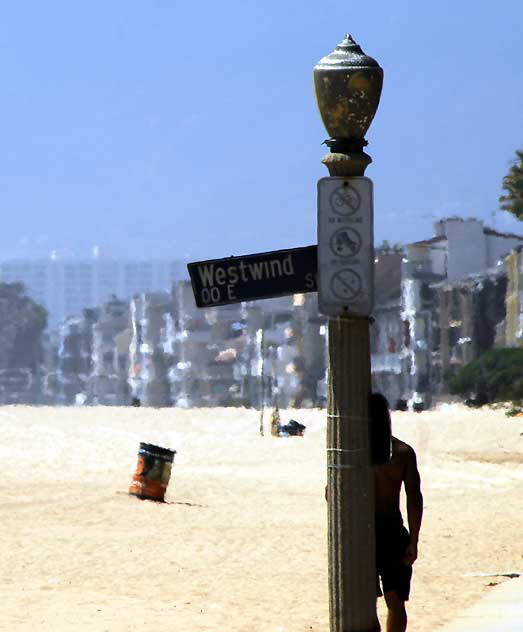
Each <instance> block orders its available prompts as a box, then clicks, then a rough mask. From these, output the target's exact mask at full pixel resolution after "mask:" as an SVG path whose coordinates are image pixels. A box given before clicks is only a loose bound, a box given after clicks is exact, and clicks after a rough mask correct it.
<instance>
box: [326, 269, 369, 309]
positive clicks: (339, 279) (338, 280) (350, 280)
mask: <svg viewBox="0 0 523 632" xmlns="http://www.w3.org/2000/svg"><path fill="white" fill-rule="evenodd" d="M361 285H362V283H361V277H360V275H359V274H358V273H357V272H354V270H351V269H350V268H345V269H344V270H340V271H339V272H336V274H335V275H334V276H333V277H332V279H331V282H330V287H331V290H332V293H333V294H334V296H335V297H336V298H337V299H339V300H342V301H351V300H352V299H354V298H356V297H357V296H358V294H359V293H360V292H361Z"/></svg>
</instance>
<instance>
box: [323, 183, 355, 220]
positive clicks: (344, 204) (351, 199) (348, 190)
mask: <svg viewBox="0 0 523 632" xmlns="http://www.w3.org/2000/svg"><path fill="white" fill-rule="evenodd" d="M329 201H330V206H331V208H332V210H333V211H334V212H335V213H337V214H338V215H344V216H350V215H353V214H354V213H355V212H356V211H357V210H358V209H359V208H360V206H361V195H360V194H359V192H358V191H357V190H356V189H355V188H354V187H353V186H352V185H350V184H349V183H348V182H344V183H343V185H342V186H340V187H338V188H336V189H334V191H333V192H332V193H331V195H330V200H329Z"/></svg>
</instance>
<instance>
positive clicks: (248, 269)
mask: <svg viewBox="0 0 523 632" xmlns="http://www.w3.org/2000/svg"><path fill="white" fill-rule="evenodd" d="M317 256H318V247H317V246H306V247H304V248H289V249H288V250H274V251H272V252H261V253H258V254H255V255H245V256H243V257H227V258H226V259H210V260H209V261H196V262H194V263H189V264H187V269H188V270H189V276H190V277H191V283H192V288H193V292H194V298H195V300H196V305H197V306H198V307H213V306H215V305H228V304H229V303H239V302H241V301H253V300H256V299H260V298H271V297H275V296H285V295H288V294H301V293H304V292H316V291H317V285H316V273H317V270H318V263H317Z"/></svg>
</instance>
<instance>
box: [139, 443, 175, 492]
mask: <svg viewBox="0 0 523 632" xmlns="http://www.w3.org/2000/svg"><path fill="white" fill-rule="evenodd" d="M175 454H176V450H169V449H167V448H160V447H159V446H157V445H152V444H151V443H140V449H139V451H138V465H137V466H136V472H135V473H134V476H133V480H132V483H131V487H129V494H131V495H133V496H137V497H138V498H143V499H147V500H157V501H159V502H163V501H164V497H165V492H166V490H167V485H168V484H169V479H170V478H171V467H172V464H173V461H174V455H175Z"/></svg>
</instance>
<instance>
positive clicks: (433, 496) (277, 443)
mask: <svg viewBox="0 0 523 632" xmlns="http://www.w3.org/2000/svg"><path fill="white" fill-rule="evenodd" d="M291 417H292V418H295V419H297V420H298V421H300V422H301V423H304V424H305V425H306V426H307V430H306V433H305V436H304V437H303V438H288V439H278V438H274V437H271V436H270V435H269V436H265V437H260V435H259V432H258V426H259V413H258V412H256V411H251V410H238V409H197V410H177V409H163V410H153V409H145V408H142V409H138V408H30V407H4V408H0V426H1V430H2V439H3V440H2V443H1V445H0V457H1V462H2V464H3V473H2V481H1V485H0V503H1V508H2V525H3V534H2V535H3V537H2V538H1V540H0V559H1V560H2V561H1V565H0V573H1V581H0V585H1V590H2V595H1V598H2V608H1V613H0V630H10V631H12V630H34V629H38V630H42V631H51V630H53V632H56V631H58V632H62V631H63V632H65V631H67V632H70V631H79V632H84V631H87V630H89V631H94V632H104V631H105V630H107V631H109V632H120V631H121V632H123V631H128V630H129V631H130V630H142V629H144V627H145V626H147V627H150V628H153V629H163V630H177V631H180V632H182V631H183V632H188V631H193V630H195V631H212V632H218V631H220V632H222V631H223V630H224V629H226V630H227V631H228V632H236V631H250V632H256V631H260V632H262V631H263V632H298V631H299V632H303V631H306V630H313V631H320V630H321V631H324V630H327V629H328V606H327V572H326V556H327V543H326V507H325V501H324V497H323V488H324V484H325V469H326V468H325V424H326V415H325V412H324V411H323V412H322V411H310V410H300V411H282V421H284V422H285V421H288V420H289V419H290V418H291ZM266 422H267V423H268V419H267V416H266ZM393 428H394V432H395V434H396V435H397V436H398V437H400V438H402V439H404V440H405V441H407V442H409V443H411V445H413V447H414V448H415V449H416V450H417V453H418V461H419V467H420V471H421V476H422V485H423V491H424V496H425V505H426V509H425V517H424V524H423V528H422V536H421V543H420V558H419V560H418V561H417V562H416V565H415V571H414V580H413V588H412V594H411V601H410V603H409V615H410V621H411V623H410V629H411V630H416V631H418V632H429V631H430V632H433V630H435V629H437V626H438V625H439V624H442V623H444V622H445V621H448V620H449V619H451V618H452V617H453V615H454V614H455V613H456V612H458V611H459V610H461V609H462V608H463V607H465V606H467V605H469V604H471V603H472V602H474V601H475V600H477V599H478V598H480V597H481V596H482V595H483V594H484V593H485V592H487V591H488V590H489V584H492V583H495V582H499V581H510V580H509V579H506V578H502V577H486V576H478V574H479V573H503V572H510V571H521V570H522V569H523V557H522V555H523V545H522V543H521V535H520V534H521V523H522V521H523V503H522V502H521V498H522V497H523V465H522V458H523V457H522V455H523V436H522V433H523V421H522V420H521V419H520V418H515V419H508V418H506V417H505V416H504V414H503V411H492V410H479V411H471V410H467V409H465V408H463V407H461V406H457V405H452V406H446V407H443V408H440V409H438V410H435V411H430V412H424V413H422V414H413V413H394V415H393ZM140 441H145V442H150V443H155V444H157V445H161V446H164V447H169V448H173V449H175V450H177V454H176V457H175V464H174V467H173V472H172V478H171V483H170V486H169V489H168V492H167V496H166V500H167V501H168V502H167V503H165V504H158V503H154V502H149V501H140V500H138V499H136V498H134V497H130V496H128V494H127V489H128V487H129V484H130V481H131V477H132V474H133V472H134V469H135V466H136V453H137V449H138V444H139V442H140ZM381 602H382V600H380V603H379V612H380V615H381V616H383V604H382V603H381Z"/></svg>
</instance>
